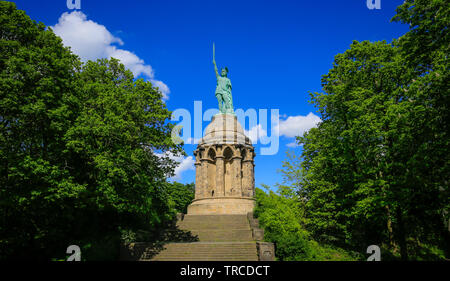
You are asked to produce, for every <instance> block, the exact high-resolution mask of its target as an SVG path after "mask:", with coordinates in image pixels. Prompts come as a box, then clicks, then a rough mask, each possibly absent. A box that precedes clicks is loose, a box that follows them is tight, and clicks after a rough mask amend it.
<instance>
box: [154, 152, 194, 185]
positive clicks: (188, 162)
mask: <svg viewBox="0 0 450 281" xmlns="http://www.w3.org/2000/svg"><path fill="white" fill-rule="evenodd" d="M155 155H156V156H158V157H163V156H167V157H169V158H170V159H172V160H174V161H175V162H177V163H178V164H177V167H176V168H175V175H174V176H173V177H171V178H170V179H171V180H181V178H182V177H181V176H182V174H183V173H184V172H185V171H189V170H195V167H194V163H195V159H194V157H192V156H188V157H184V156H182V155H181V156H175V155H173V154H172V153H155Z"/></svg>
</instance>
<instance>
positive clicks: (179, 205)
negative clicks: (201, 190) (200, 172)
mask: <svg viewBox="0 0 450 281" xmlns="http://www.w3.org/2000/svg"><path fill="white" fill-rule="evenodd" d="M167 192H168V193H169V196H170V198H171V200H172V201H173V204H174V208H175V210H176V211H177V212H178V213H183V214H186V213H187V207H188V205H189V204H191V203H192V200H194V196H195V185H194V183H189V184H182V183H179V182H172V183H167Z"/></svg>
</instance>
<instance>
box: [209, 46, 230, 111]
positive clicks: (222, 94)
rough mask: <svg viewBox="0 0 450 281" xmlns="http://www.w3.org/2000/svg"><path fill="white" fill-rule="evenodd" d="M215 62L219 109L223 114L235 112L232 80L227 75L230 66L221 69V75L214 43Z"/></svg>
mask: <svg viewBox="0 0 450 281" xmlns="http://www.w3.org/2000/svg"><path fill="white" fill-rule="evenodd" d="M213 64H214V70H215V72H216V78H217V86H216V98H217V101H218V102H219V111H220V113H222V114H225V113H226V114H234V110H233V97H232V95H231V81H230V79H229V78H228V77H227V75H228V68H227V67H224V68H222V70H221V73H220V75H219V71H218V69H217V65H216V59H215V47H214V43H213Z"/></svg>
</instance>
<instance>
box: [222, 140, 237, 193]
mask: <svg viewBox="0 0 450 281" xmlns="http://www.w3.org/2000/svg"><path fill="white" fill-rule="evenodd" d="M233 155H234V153H233V149H231V147H229V146H227V147H225V149H224V150H223V157H224V160H225V163H224V164H225V165H224V166H225V168H224V177H225V179H224V185H225V195H227V196H230V195H231V191H232V188H233V161H234V159H233Z"/></svg>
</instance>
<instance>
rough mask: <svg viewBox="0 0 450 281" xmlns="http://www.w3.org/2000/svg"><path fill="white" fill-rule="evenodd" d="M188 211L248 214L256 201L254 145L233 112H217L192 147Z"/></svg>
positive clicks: (201, 213) (190, 213)
mask: <svg viewBox="0 0 450 281" xmlns="http://www.w3.org/2000/svg"><path fill="white" fill-rule="evenodd" d="M194 155H195V159H196V162H195V167H196V176H195V180H196V182H195V199H194V200H193V202H192V204H191V205H189V207H188V214H189V215H194V214H195V215H211V214H218V215H219V214H247V213H248V212H253V208H254V205H255V199H254V194H255V192H254V191H255V179H254V157H255V153H254V148H253V146H252V144H251V142H250V139H249V138H248V137H246V136H245V134H244V130H243V128H242V126H241V124H239V122H238V121H237V118H236V116H235V115H234V114H217V115H215V116H214V117H213V119H212V121H211V123H210V124H209V125H208V126H207V127H206V129H205V135H204V137H203V139H202V140H201V141H200V143H199V144H198V147H197V149H196V150H195V151H194Z"/></svg>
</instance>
